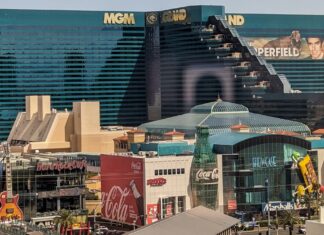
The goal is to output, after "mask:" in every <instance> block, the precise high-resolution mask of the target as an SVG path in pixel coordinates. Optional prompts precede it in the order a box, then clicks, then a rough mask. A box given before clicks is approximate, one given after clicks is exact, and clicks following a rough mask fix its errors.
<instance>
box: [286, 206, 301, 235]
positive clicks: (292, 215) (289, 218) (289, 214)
mask: <svg viewBox="0 0 324 235" xmlns="http://www.w3.org/2000/svg"><path fill="white" fill-rule="evenodd" d="M281 221H282V224H283V225H284V226H286V225H288V226H289V234H290V235H291V234H292V231H293V230H294V225H295V224H299V223H300V222H301V219H300V217H299V215H298V213H297V212H296V211H295V210H287V211H284V213H283V214H282V217H281Z"/></svg>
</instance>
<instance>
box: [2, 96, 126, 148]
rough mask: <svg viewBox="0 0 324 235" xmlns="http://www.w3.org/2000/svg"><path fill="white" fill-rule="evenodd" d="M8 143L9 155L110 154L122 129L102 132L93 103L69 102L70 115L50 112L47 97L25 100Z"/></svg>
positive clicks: (97, 111)
mask: <svg viewBox="0 0 324 235" xmlns="http://www.w3.org/2000/svg"><path fill="white" fill-rule="evenodd" d="M25 107H26V110H25V112H20V113H18V115H17V118H16V121H15V122H14V125H13V127H12V129H11V131H10V135H9V137H8V141H9V142H10V144H11V146H12V148H11V151H12V152H35V151H36V152H70V151H73V152H89V153H111V152H113V151H114V141H113V139H114V138H116V137H118V136H121V135H123V134H124V133H125V131H129V130H130V129H128V130H124V129H123V128H114V129H112V130H109V129H107V130H102V129H101V127H100V107H99V102H97V101H80V102H73V109H72V111H71V112H69V111H67V110H65V111H57V110H56V109H52V108H51V100H50V96H26V105H25Z"/></svg>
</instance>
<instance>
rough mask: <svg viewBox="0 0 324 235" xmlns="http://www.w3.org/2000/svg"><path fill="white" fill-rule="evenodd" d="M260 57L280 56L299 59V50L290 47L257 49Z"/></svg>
mask: <svg viewBox="0 0 324 235" xmlns="http://www.w3.org/2000/svg"><path fill="white" fill-rule="evenodd" d="M255 50H256V51H257V53H258V55H259V56H264V57H278V56H284V57H298V56H299V55H300V54H299V50H298V49H297V48H289V47H285V48H282V47H277V48H273V47H266V48H255Z"/></svg>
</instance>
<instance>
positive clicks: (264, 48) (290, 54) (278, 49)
mask: <svg viewBox="0 0 324 235" xmlns="http://www.w3.org/2000/svg"><path fill="white" fill-rule="evenodd" d="M245 39H246V40H247V42H248V43H249V45H250V46H252V47H254V48H255V50H256V52H257V54H258V55H259V56H262V57H264V58H266V59H310V60H321V59H324V50H323V47H324V45H323V43H322V42H323V38H321V37H318V36H307V37H302V35H301V33H300V31H299V30H294V31H292V32H291V33H290V34H289V33H288V34H287V36H283V37H278V38H273V37H271V38H270V37H247V38H245Z"/></svg>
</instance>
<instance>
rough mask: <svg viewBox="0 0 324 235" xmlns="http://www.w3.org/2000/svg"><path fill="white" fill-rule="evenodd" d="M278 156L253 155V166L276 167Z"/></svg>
mask: <svg viewBox="0 0 324 235" xmlns="http://www.w3.org/2000/svg"><path fill="white" fill-rule="evenodd" d="M276 159H277V157H276V156H271V157H253V158H252V167H253V168H261V167H276V166H277V162H276Z"/></svg>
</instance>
